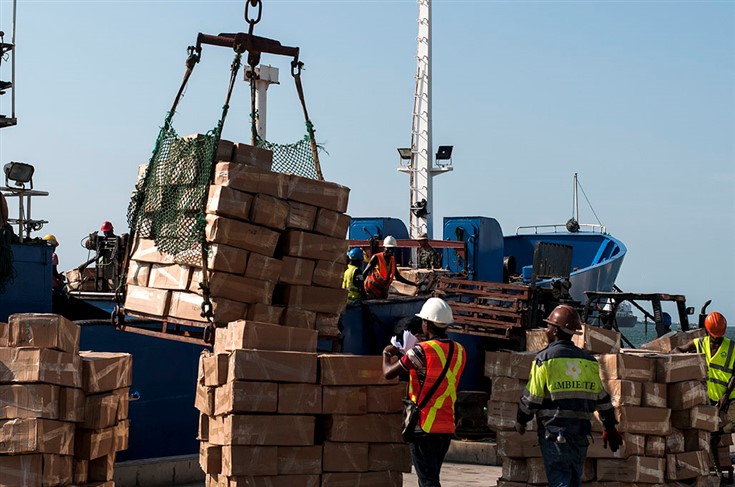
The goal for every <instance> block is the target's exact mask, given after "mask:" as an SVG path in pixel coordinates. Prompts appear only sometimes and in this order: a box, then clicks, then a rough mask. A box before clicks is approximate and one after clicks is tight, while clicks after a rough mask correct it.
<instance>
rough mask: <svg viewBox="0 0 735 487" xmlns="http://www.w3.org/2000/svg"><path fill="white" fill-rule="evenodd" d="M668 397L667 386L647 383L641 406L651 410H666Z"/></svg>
mask: <svg viewBox="0 0 735 487" xmlns="http://www.w3.org/2000/svg"><path fill="white" fill-rule="evenodd" d="M666 396H667V390H666V384H658V383H656V382H646V383H644V384H643V400H642V401H641V406H644V407H649V408H665V407H667V404H666V402H667V401H666Z"/></svg>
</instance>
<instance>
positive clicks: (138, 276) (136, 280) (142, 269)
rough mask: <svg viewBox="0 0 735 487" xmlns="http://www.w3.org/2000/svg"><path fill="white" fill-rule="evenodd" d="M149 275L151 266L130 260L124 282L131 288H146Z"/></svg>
mask: <svg viewBox="0 0 735 487" xmlns="http://www.w3.org/2000/svg"><path fill="white" fill-rule="evenodd" d="M150 274H151V264H146V263H145V262H137V261H134V260H131V261H130V263H129V264H128V272H127V274H126V276H125V282H126V283H127V284H130V285H133V286H141V287H148V278H149V277H150Z"/></svg>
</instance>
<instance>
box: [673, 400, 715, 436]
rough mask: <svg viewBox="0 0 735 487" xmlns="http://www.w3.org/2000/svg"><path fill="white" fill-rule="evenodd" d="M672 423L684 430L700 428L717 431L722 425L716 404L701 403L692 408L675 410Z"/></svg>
mask: <svg viewBox="0 0 735 487" xmlns="http://www.w3.org/2000/svg"><path fill="white" fill-rule="evenodd" d="M671 425H672V426H674V427H675V428H679V429H682V430H685V429H698V430H704V431H710V432H715V431H717V430H718V429H719V427H720V417H719V415H718V414H717V408H716V406H710V405H706V404H700V405H698V406H694V407H693V408H691V409H684V410H682V411H673V412H672V413H671Z"/></svg>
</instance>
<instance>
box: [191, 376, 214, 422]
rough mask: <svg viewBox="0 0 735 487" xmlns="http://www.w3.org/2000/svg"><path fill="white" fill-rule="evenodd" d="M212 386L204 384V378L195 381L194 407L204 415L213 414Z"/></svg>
mask: <svg viewBox="0 0 735 487" xmlns="http://www.w3.org/2000/svg"><path fill="white" fill-rule="evenodd" d="M214 390H215V388H214V387H207V386H205V385H204V380H200V381H197V385H196V389H195V394H194V407H195V408H197V409H198V410H199V411H201V412H202V413H204V414H206V415H209V416H211V415H213V414H214Z"/></svg>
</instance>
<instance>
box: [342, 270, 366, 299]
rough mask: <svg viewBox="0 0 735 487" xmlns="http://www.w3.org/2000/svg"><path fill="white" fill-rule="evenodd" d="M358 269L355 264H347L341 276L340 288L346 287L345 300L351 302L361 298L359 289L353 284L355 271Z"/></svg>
mask: <svg viewBox="0 0 735 487" xmlns="http://www.w3.org/2000/svg"><path fill="white" fill-rule="evenodd" d="M358 270H359V269H358V268H357V266H355V265H352V264H350V265H348V266H347V270H346V271H345V275H344V277H343V278H342V289H347V302H348V303H351V302H353V301H357V300H358V299H360V298H362V294H361V293H360V291H361V289H360V288H359V287H357V286H355V272H357V271H358Z"/></svg>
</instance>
